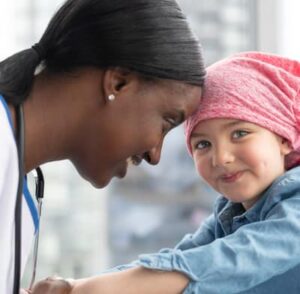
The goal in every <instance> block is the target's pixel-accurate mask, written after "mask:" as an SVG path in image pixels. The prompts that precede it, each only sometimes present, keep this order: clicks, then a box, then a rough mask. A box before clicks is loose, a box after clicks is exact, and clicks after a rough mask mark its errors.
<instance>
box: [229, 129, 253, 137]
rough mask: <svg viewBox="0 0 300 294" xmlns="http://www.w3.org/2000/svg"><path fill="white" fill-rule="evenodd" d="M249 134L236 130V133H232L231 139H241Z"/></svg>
mask: <svg viewBox="0 0 300 294" xmlns="http://www.w3.org/2000/svg"><path fill="white" fill-rule="evenodd" d="M248 134H249V132H247V131H244V130H237V131H234V132H233V134H232V138H233V139H239V138H242V137H245V136H247V135H248Z"/></svg>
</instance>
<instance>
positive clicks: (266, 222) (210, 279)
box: [119, 167, 300, 294]
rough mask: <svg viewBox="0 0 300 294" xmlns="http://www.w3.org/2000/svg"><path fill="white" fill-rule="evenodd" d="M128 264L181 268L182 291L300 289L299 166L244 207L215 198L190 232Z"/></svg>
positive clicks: (276, 293)
mask: <svg viewBox="0 0 300 294" xmlns="http://www.w3.org/2000/svg"><path fill="white" fill-rule="evenodd" d="M132 265H141V266H144V267H146V268H149V269H155V270H162V271H178V272H182V273H183V274H185V275H186V276H188V277H189V279H190V282H189V284H188V286H187V287H186V289H185V291H184V293H185V294H189V293H193V294H196V293H199V294H200V293H201V294H210V293H213V294H218V293H222V294H226V293H228V294H232V293H245V294H246V293H259V294H263V293H268V294H271V293H272V294H279V293H280V294H282V293H285V292H287V293H289V294H292V293H295V294H298V293H300V167H296V168H294V169H292V170H289V171H288V172H286V173H285V174H284V175H283V176H281V177H279V178H277V179H276V180H275V181H274V182H273V184H272V185H271V186H270V187H269V188H268V189H267V190H266V191H265V192H264V193H263V195H262V197H261V198H260V199H259V200H258V201H257V202H256V203H255V204H254V206H252V207H251V208H250V209H249V210H247V211H245V210H244V209H243V207H242V205H241V204H239V203H232V202H230V201H228V200H227V199H225V198H224V197H219V198H218V199H217V200H216V203H215V207H214V214H213V215H211V216H210V217H209V218H208V219H207V220H206V221H205V222H204V223H203V224H202V225H201V227H200V228H199V229H198V230H197V231H196V232H195V233H194V234H188V235H186V236H185V237H184V238H183V240H182V241H181V242H179V243H178V244H177V245H176V247H175V248H173V249H163V250H161V251H160V252H159V253H154V254H144V255H141V256H140V257H139V260H138V261H136V262H135V263H133V264H131V266H132ZM129 266H130V265H128V266H123V267H119V269H124V268H128V267H129Z"/></svg>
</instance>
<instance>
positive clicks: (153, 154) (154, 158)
mask: <svg viewBox="0 0 300 294" xmlns="http://www.w3.org/2000/svg"><path fill="white" fill-rule="evenodd" d="M162 145H163V141H161V142H160V143H159V144H158V145H156V146H155V147H153V148H152V149H150V150H149V151H148V152H146V153H145V154H144V159H145V160H146V161H147V162H148V163H149V164H152V165H156V164H158V163H159V161H160V156H161V149H162Z"/></svg>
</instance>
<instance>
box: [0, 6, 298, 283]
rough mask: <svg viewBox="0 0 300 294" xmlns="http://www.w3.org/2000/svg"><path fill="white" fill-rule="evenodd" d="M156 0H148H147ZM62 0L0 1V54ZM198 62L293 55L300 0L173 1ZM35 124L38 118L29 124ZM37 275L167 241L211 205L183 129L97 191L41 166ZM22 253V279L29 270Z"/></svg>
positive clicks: (130, 256)
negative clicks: (193, 38) (195, 43)
mask: <svg viewBox="0 0 300 294" xmlns="http://www.w3.org/2000/svg"><path fill="white" fill-rule="evenodd" d="M154 1H155V0H154ZM62 2H63V1H62V0H51V1H49V0H10V1H5V0H0V11H1V12H2V13H1V25H0V40H1V41H0V59H1V60H2V59H4V58H5V57H8V56H9V55H11V54H13V53H14V52H16V51H18V50H22V49H25V48H27V47H30V46H31V45H33V44H34V43H35V42H38V40H39V38H40V36H41V34H42V32H43V30H44V29H45V27H46V25H47V22H48V21H49V19H50V17H51V15H52V14H53V13H54V12H55V11H56V10H57V8H58V7H59V5H60V4H61V3H62ZM178 2H179V4H180V5H181V7H182V9H183V10H184V12H185V13H186V14H187V16H188V19H189V21H190V24H191V26H192V28H193V30H194V32H195V34H196V35H197V36H198V38H199V40H200V42H201V43H202V44H203V49H204V56H205V60H206V64H207V65H209V64H211V63H212V62H214V61H216V60H218V59H221V58H223V57H225V56H228V55H230V54H232V53H235V52H239V51H247V50H261V51H267V52H273V53H279V54H282V55H286V56H288V57H291V58H295V59H299V60H300V38H299V37H297V35H298V29H297V28H299V27H300V18H299V16H298V12H299V11H300V10H299V8H300V2H298V1H293V0H284V1H283V0H209V1H205V0H197V1H195V0H193V1H192V0H180V1H178ZM36 123H39V122H36ZM42 168H43V170H44V174H45V178H46V191H45V200H44V207H43V208H44V210H43V218H42V221H41V239H40V251H39V261H38V274H37V278H38V279H39V278H42V277H44V276H48V275H51V274H54V273H56V274H58V275H61V276H64V277H75V278H76V277H83V276H87V275H94V274H97V273H99V272H101V271H102V270H105V269H107V268H109V267H112V266H115V265H118V264H122V263H127V262H129V261H131V260H134V259H136V258H137V256H138V255H139V254H140V253H145V252H154V251H156V250H158V249H160V248H162V247H171V246H174V245H175V244H176V243H177V242H178V241H179V240H180V239H181V238H182V237H183V235H184V234H186V233H188V232H193V231H194V230H195V229H196V228H197V227H198V226H199V225H200V224H201V222H202V221H203V219H204V218H206V217H207V216H208V215H209V214H210V213H211V210H212V205H213V202H214V199H215V197H216V194H215V192H213V191H212V190H211V189H210V188H209V187H208V186H206V184H205V183H204V182H203V181H202V180H201V179H200V178H199V176H198V175H197V174H196V172H195V170H194V166H193V162H192V160H191V158H190V157H189V156H188V154H187V151H186V147H185V143H184V136H183V129H182V128H177V129H175V130H173V131H172V132H171V133H170V134H169V135H168V136H167V139H166V142H165V144H164V147H163V152H162V160H161V162H160V164H159V165H158V166H156V167H151V166H148V165H146V164H142V165H141V166H140V167H138V168H133V169H131V170H129V174H128V176H127V178H126V179H125V180H123V181H120V180H114V181H113V182H112V183H111V185H110V186H109V187H108V188H105V189H102V190H96V189H95V188H93V187H92V186H91V185H90V184H89V183H87V182H86V181H84V180H83V179H81V178H80V177H79V176H78V175H77V173H76V171H75V170H74V168H73V167H72V166H71V164H70V163H68V162H65V161H62V162H59V163H50V164H46V165H44V166H43V167H42ZM31 263H32V261H31V260H29V262H28V265H27V269H26V273H25V277H24V280H23V284H24V285H28V279H30V276H31V271H32V264H31Z"/></svg>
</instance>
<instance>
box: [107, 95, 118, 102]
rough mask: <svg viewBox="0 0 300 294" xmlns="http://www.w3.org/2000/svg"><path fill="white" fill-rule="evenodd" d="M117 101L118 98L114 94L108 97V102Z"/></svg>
mask: <svg viewBox="0 0 300 294" xmlns="http://www.w3.org/2000/svg"><path fill="white" fill-rule="evenodd" d="M115 99H116V96H115V95H114V94H110V95H108V100H109V101H114V100H115Z"/></svg>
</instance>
